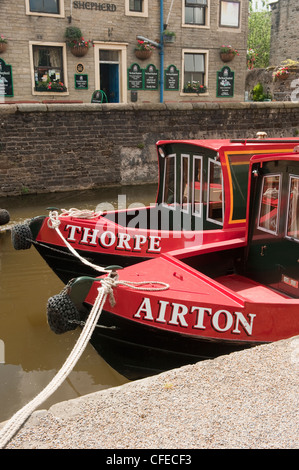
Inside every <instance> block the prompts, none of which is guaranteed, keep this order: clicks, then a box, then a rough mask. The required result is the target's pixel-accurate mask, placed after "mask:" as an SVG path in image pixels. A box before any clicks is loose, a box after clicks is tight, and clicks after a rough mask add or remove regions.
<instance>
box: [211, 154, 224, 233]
mask: <svg viewBox="0 0 299 470" xmlns="http://www.w3.org/2000/svg"><path fill="white" fill-rule="evenodd" d="M222 192H223V186H222V171H221V164H220V162H216V161H215V160H209V187H208V207H207V219H208V220H210V221H212V222H214V223H217V224H222V223H223V197H222Z"/></svg>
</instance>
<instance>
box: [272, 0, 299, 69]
mask: <svg viewBox="0 0 299 470" xmlns="http://www.w3.org/2000/svg"><path fill="white" fill-rule="evenodd" d="M271 9H272V27H271V50H270V65H272V66H277V65H280V64H281V62H282V61H284V60H287V59H292V60H296V61H297V60H299V50H298V22H299V3H298V0H277V2H276V3H272V4H271Z"/></svg>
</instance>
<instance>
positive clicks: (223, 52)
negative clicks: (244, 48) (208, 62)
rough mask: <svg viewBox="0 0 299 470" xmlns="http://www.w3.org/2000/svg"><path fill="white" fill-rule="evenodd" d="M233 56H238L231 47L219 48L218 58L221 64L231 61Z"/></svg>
mask: <svg viewBox="0 0 299 470" xmlns="http://www.w3.org/2000/svg"><path fill="white" fill-rule="evenodd" d="M235 55H239V52H238V51H237V49H235V48H234V47H232V46H231V45H228V46H226V45H224V46H221V47H220V58H221V60H222V61H223V62H230V61H232V60H233V58H234V57H235Z"/></svg>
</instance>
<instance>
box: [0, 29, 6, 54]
mask: <svg viewBox="0 0 299 470" xmlns="http://www.w3.org/2000/svg"><path fill="white" fill-rule="evenodd" d="M6 48H7V39H6V38H5V37H4V36H3V34H1V35H0V54H1V53H2V52H5V51H6Z"/></svg>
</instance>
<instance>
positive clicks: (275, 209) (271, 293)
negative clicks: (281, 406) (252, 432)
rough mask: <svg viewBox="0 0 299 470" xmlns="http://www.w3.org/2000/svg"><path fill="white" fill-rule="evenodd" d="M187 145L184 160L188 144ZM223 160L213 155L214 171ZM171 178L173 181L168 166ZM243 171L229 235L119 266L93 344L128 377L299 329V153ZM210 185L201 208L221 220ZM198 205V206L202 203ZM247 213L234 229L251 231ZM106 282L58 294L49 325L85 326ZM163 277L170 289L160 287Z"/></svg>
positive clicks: (259, 160)
mask: <svg viewBox="0 0 299 470" xmlns="http://www.w3.org/2000/svg"><path fill="white" fill-rule="evenodd" d="M167 145H170V144H166V143H161V144H159V146H158V147H159V148H164V149H165V150H166V151H167V152H166V153H167V155H168V156H170V155H173V151H174V149H172V148H168V147H167ZM178 145H182V150H181V154H180V155H181V158H184V155H185V152H186V144H185V143H182V144H178ZM243 145H244V146H245V144H243ZM175 148H176V149H177V148H178V147H175ZM233 148H236V147H233ZM245 148H246V147H245ZM230 151H232V149H230ZM253 151H254V150H253ZM186 155H187V154H186ZM188 155H189V154H188ZM233 155H237V157H236V160H235V161H236V162H237V163H236V166H235V167H233V165H232V164H230V165H228V164H226V165H224V164H222V166H221V168H222V170H223V173H225V172H227V171H230V172H231V171H232V167H233V168H234V170H233V171H234V172H238V171H240V168H239V167H240V166H242V163H240V162H242V160H241V157H240V155H241V156H242V153H240V148H237V150H236V153H234V154H233ZM246 155H247V154H246ZM197 156H198V157H200V153H195V154H194V155H193V161H192V164H194V160H195V157H197ZM164 158H165V157H164ZM171 158H173V157H171ZM218 161H219V159H218V157H216V158H215V156H214V158H210V157H209V156H207V162H206V163H207V167H206V168H208V165H209V162H210V163H211V162H213V164H214V165H218V164H219V163H218ZM226 161H227V162H228V161H229V159H228V157H227V160H226ZM183 168H184V164H183V165H182V171H183ZM219 168H220V165H219ZM164 174H165V178H166V179H167V169H166V170H165V173H164ZM210 174H211V170H210ZM234 177H235V176H234ZM234 177H232V176H231V173H230V177H228V176H227V177H224V181H226V184H227V185H228V187H226V186H225V184H224V187H223V185H221V187H222V188H223V189H222V190H224V194H225V195H227V194H230V195H231V198H230V197H227V198H225V207H224V208H223V206H222V205H221V208H222V210H223V212H222V214H223V216H224V215H225V214H226V216H225V217H226V218H225V217H223V232H221V231H219V232H217V231H214V237H211V238H208V241H207V242H206V243H203V244H202V245H201V246H193V247H191V248H190V247H188V246H179V247H178V246H174V247H173V249H172V250H168V252H167V250H165V251H164V252H163V250H161V251H162V252H161V253H160V254H159V256H157V257H155V258H153V259H151V260H147V261H143V262H140V263H139V264H138V265H136V264H135V265H131V266H128V267H126V268H124V269H122V270H118V271H117V275H118V277H117V282H116V283H115V287H113V294H114V300H115V303H110V301H109V299H108V298H107V300H106V302H105V304H104V307H103V310H102V312H101V315H100V317H99V320H98V324H97V326H96V328H95V329H94V331H93V334H92V336H91V339H90V342H91V344H92V345H93V346H94V347H95V349H96V350H97V351H98V353H99V354H100V355H101V356H102V357H103V358H104V359H105V360H106V361H107V362H108V363H109V364H110V365H111V366H112V367H113V368H114V369H116V370H117V371H118V372H120V373H121V374H123V375H124V376H126V377H127V378H129V379H138V378H142V377H146V376H149V375H153V374H156V373H159V372H162V371H164V370H167V369H170V368H175V367H179V366H182V365H184V364H190V363H195V362H197V361H200V360H203V359H212V358H215V357H217V356H219V355H223V354H228V353H230V352H233V351H238V350H242V349H245V348H249V347H252V346H256V345H260V344H264V343H269V342H273V341H277V340H281V339H285V338H289V337H292V336H295V335H298V334H299V153H296V149H295V151H293V152H292V153H288V154H286V153H285V154H283V153H280V152H278V153H274V154H271V153H270V152H269V153H266V152H264V154H262V155H254V156H252V158H251V160H250V167H249V176H248V184H247V183H246V184H245V182H243V184H242V185H241V184H239V183H241V181H240V179H239V178H236V179H235V180H234ZM225 178H226V179H225ZM181 181H184V178H183V177H182V178H181ZM207 182H208V183H209V184H211V180H209V179H208V180H207ZM214 182H215V180H214ZM193 184H194V180H192V185H193ZM244 186H246V190H247V188H248V190H247V191H248V197H246V195H245V193H244ZM182 188H184V186H182ZM182 188H181V192H182V191H183V189H182ZM210 188H211V187H210ZM218 190H219V187H217V191H218ZM190 191H191V188H190ZM209 191H210V192H213V191H214V189H213V190H212V189H210V190H207V191H203V200H202V201H201V202H200V203H201V204H202V206H204V205H205V208H204V207H202V208H201V211H202V213H204V217H205V218H206V217H207V216H208V215H210V216H212V217H214V220H216V217H217V219H218V222H219V220H220V218H221V210H220V212H219V204H220V203H219V202H218V201H222V199H221V198H220V197H218V198H217V201H215V200H214V199H213V202H217V215H216V206H213V205H212V207H213V208H215V212H212V213H209V203H210V202H211V198H210V199H209V198H208V199H207V200H205V199H204V197H206V196H204V194H205V195H207V193H208V192H209ZM215 191H216V190H215ZM175 194H177V193H176V192H175ZM237 194H238V197H237V196H236V195H237ZM241 194H243V195H244V198H245V199H247V201H248V202H247V204H246V214H245V213H244V212H243V205H242V207H241V206H240V205H238V204H237V206H236V205H235V204H234V205H233V207H232V206H231V205H230V202H231V203H232V202H234V203H235V202H236V201H238V202H239V201H240V200H243V198H242V197H241ZM232 196H235V197H234V198H232ZM215 199H216V197H215ZM176 200H177V199H176ZM189 204H190V205H191V207H192V204H193V202H192V199H191V201H190V202H189ZM191 207H190V211H191V210H192V209H191ZM183 209H184V205H183V204H182V205H181V206H180V210H183ZM219 214H220V215H219ZM209 218H210V217H209ZM245 219H246V226H245V229H244V232H243V236H242V235H241V234H240V233H239V235H238V237H231V238H230V237H229V236H227V233H226V234H225V235H224V233H225V227H224V220H226V224H227V225H228V224H229V222H230V223H232V224H233V222H234V221H235V222H236V225H238V226H239V227H241V225H239V224H241V220H242V224H245V223H244V220H245ZM237 221H238V222H237ZM227 225H226V227H227ZM103 279H107V276H101V277H97V278H94V277H89V276H83V277H78V278H76V279H74V280H72V281H70V282H69V284H68V286H67V287H66V288H65V290H64V291H63V292H62V293H61V294H58V296H54V297H52V298H51V299H49V302H48V322H49V325H50V326H51V328H52V329H53V331H55V332H56V333H62V332H63V331H67V330H70V329H73V328H75V327H76V325H77V324H82V322H83V324H84V322H85V321H86V320H87V318H88V315H89V313H90V311H91V310H92V308H93V307H94V305H95V301H96V299H97V296H98V289H99V288H100V287H101V283H102V281H103ZM140 282H146V286H144V287H142V286H141V287H139V288H138V290H136V289H135V288H134V286H133V285H134V283H137V285H140ZM154 282H161V283H165V286H166V287H165V288H164V289H163V290H160V291H159V290H155V289H154V285H152V283H154ZM130 283H133V284H130ZM145 287H147V289H146V288H145ZM142 289H144V290H142Z"/></svg>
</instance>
